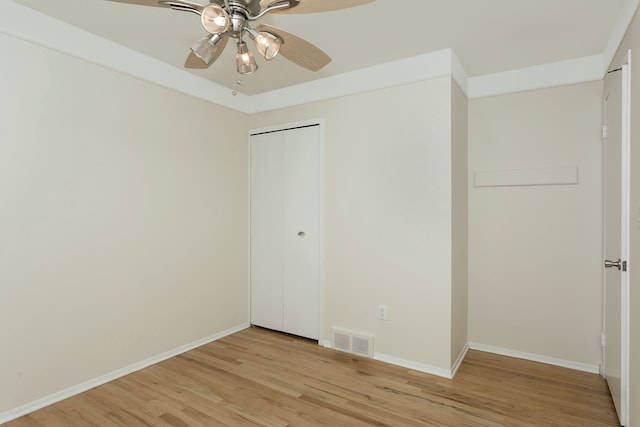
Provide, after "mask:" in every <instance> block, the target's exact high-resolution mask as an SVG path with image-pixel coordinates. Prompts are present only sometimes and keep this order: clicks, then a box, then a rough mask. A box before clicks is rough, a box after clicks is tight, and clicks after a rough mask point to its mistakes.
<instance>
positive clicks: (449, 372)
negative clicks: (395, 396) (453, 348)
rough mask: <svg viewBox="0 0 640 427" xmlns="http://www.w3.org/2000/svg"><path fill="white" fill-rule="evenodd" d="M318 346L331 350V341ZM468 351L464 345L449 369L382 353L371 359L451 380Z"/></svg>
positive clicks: (467, 347)
mask: <svg viewBox="0 0 640 427" xmlns="http://www.w3.org/2000/svg"><path fill="white" fill-rule="evenodd" d="M320 345H322V346H323V347H326V348H331V349H332V348H333V347H332V346H331V341H329V340H325V341H322V342H321V343H320ZM338 351H339V350H338ZM468 351H469V346H468V345H465V346H464V348H463V349H462V351H461V352H460V354H459V355H458V358H457V359H456V362H455V363H454V365H453V367H452V368H451V369H444V368H439V367H436V366H431V365H427V364H424V363H418V362H414V361H412V360H406V359H402V358H400V357H396V356H389V355H388V354H382V353H374V355H373V359H374V360H377V361H380V362H385V363H389V364H391V365H396V366H401V367H403V368H408V369H413V370H414V371H418V372H422V373H425V374H430V375H435V376H438V377H442V378H447V379H453V377H454V376H455V374H456V372H458V368H460V365H461V364H462V361H463V360H464V358H465V356H466V355H467V352H468Z"/></svg>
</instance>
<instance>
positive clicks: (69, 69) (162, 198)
mask: <svg viewBox="0 0 640 427" xmlns="http://www.w3.org/2000/svg"><path fill="white" fill-rule="evenodd" d="M0 52H2V58H3V60H2V66H1V67H0V94H2V96H0V116H1V117H2V126H0V236H1V237H0V295H1V296H0V337H1V338H0V340H1V347H2V350H1V351H0V384H2V386H0V413H2V412H3V411H6V410H9V409H11V408H16V407H18V406H20V405H23V404H26V403H27V402H31V401H34V400H36V399H38V398H42V397H44V396H47V395H49V394H51V393H54V392H57V391H59V390H62V389H65V388H67V387H70V386H74V385H76V384H79V383H82V382H84V381H88V380H91V379H94V378H96V377H99V376H101V375H104V374H107V373H109V372H112V371H114V370H117V369H120V368H123V367H126V366H128V365H131V364H133V363H136V362H139V361H142V360H144V359H146V358H149V357H152V356H156V355H158V354H161V353H163V352H166V351H169V350H171V349H174V348H177V347H180V346H183V345H186V344H189V343H191V342H194V341H196V340H200V339H203V338H205V337H208V336H210V335H213V334H216V333H219V332H221V331H224V330H227V329H229V328H233V327H238V326H240V325H243V324H245V323H246V321H247V318H248V313H247V306H248V295H247V281H248V278H247V271H248V265H247V253H248V248H247V241H248V236H247V211H248V206H247V185H248V183H247V175H248V169H247V157H248V155H247V144H246V141H247V136H246V130H247V127H248V124H247V116H245V115H243V114H240V113H237V112H232V111H230V110H227V109H224V108H220V107H216V106H214V105H211V104H209V103H206V102H203V101H199V100H196V99H193V98H190V97H187V96H185V95H181V94H178V93H176V92H172V91H170V90H166V89H163V88H160V87H157V86H154V85H152V84H148V83H145V82H142V81H140V80H137V79H134V78H130V77H127V76H124V75H121V74H118V73H115V72H112V71H109V70H106V69H104V68H101V67H98V66H94V65H92V64H89V63H87V62H84V61H79V60H76V59H73V58H70V57H67V56H64V55H61V54H59V53H55V52H52V51H49V50H47V49H43V48H40V47H36V46H34V45H31V44H28V43H26V42H23V41H20V40H17V39H13V38H10V37H8V36H5V35H2V34H0ZM223 125H224V126H223Z"/></svg>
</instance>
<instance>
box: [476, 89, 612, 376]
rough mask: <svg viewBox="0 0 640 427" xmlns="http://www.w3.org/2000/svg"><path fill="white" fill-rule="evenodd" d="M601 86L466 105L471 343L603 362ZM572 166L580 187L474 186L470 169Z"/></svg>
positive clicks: (565, 358)
mask: <svg viewBox="0 0 640 427" xmlns="http://www.w3.org/2000/svg"><path fill="white" fill-rule="evenodd" d="M601 96H602V85H601V83H600V82H595V83H587V84H580V85H574V86H565V87H560V88H554V89H546V90H539V91H533V92H526V93H518V94H511V95H505V96H498V97H492V98H485V99H476V100H472V101H470V103H469V164H470V173H471V177H470V178H471V179H470V182H471V183H470V194H469V218H470V221H469V223H470V225H469V227H470V230H469V277H470V283H469V293H470V296H469V301H470V302H469V340H470V341H471V342H476V343H480V344H484V345H489V346H495V347H502V348H506V349H510V350H516V351H520V352H526V353H532V354H536V355H541V356H546V357H552V358H557V359H562V360H566V361H571V362H578V363H583V364H587V365H592V366H597V365H599V363H600V361H601V351H600V345H599V344H600V331H601V312H602V284H601V275H602V273H601V261H602V259H601V258H602V257H601V209H602V208H601V142H600V138H599V134H600V122H601V106H600V100H601ZM565 166H574V167H575V166H577V167H578V168H579V184H578V185H558V186H528V187H492V188H475V187H474V186H473V173H474V172H475V171H492V170H510V169H528V168H550V167H565Z"/></svg>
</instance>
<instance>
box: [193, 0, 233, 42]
mask: <svg viewBox="0 0 640 427" xmlns="http://www.w3.org/2000/svg"><path fill="white" fill-rule="evenodd" d="M200 18H201V20H202V26H203V27H204V29H205V30H207V31H208V32H210V33H211V34H222V33H224V32H226V31H227V30H228V29H229V26H230V25H231V19H230V18H229V14H228V13H227V11H226V10H224V9H223V8H222V6H220V5H217V4H215V3H210V4H209V5H207V6H205V7H204V9H202V13H201V14H200Z"/></svg>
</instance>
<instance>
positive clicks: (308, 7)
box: [260, 0, 375, 13]
mask: <svg viewBox="0 0 640 427" xmlns="http://www.w3.org/2000/svg"><path fill="white" fill-rule="evenodd" d="M374 1H375V0H300V4H298V5H293V6H292V7H290V8H288V9H282V10H274V11H273V13H316V12H329V11H331V10H339V9H347V8H349V7H356V6H362V5H365V4H368V3H373V2H374ZM273 2H274V0H261V2H260V5H261V6H262V8H263V9H264V8H265V7H267V6H269V5H270V4H271V3H273Z"/></svg>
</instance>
